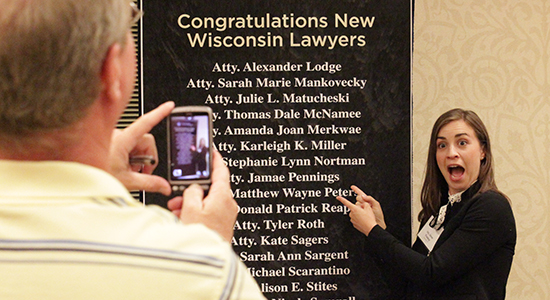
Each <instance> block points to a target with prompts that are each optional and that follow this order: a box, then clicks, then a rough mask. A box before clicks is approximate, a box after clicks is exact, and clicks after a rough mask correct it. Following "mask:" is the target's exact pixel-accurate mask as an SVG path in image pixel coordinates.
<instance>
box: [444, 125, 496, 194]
mask: <svg viewBox="0 0 550 300" xmlns="http://www.w3.org/2000/svg"><path fill="white" fill-rule="evenodd" d="M436 145H437V151H436V160H437V165H438V166H439V170H440V171H441V174H443V177H445V181H447V184H448V185H449V193H451V194H455V193H458V192H461V191H465V190H466V189H468V188H469V187H470V185H472V184H473V183H474V182H475V181H476V180H477V178H478V176H479V168H480V166H481V161H482V160H483V159H484V158H485V150H484V149H483V147H482V146H481V144H480V142H479V140H478V138H477V136H476V134H475V132H474V129H473V128H472V127H471V126H470V125H468V124H467V123H466V122H464V120H457V121H452V122H451V123H449V124H447V125H445V126H443V127H442V128H441V130H440V131H439V133H438V134H437V144H436Z"/></svg>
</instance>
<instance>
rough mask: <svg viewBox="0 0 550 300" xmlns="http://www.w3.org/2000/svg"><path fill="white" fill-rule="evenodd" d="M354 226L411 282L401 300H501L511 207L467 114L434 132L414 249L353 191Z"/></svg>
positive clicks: (448, 117) (512, 235)
mask: <svg viewBox="0 0 550 300" xmlns="http://www.w3.org/2000/svg"><path fill="white" fill-rule="evenodd" d="M352 189H353V190H354V191H355V192H356V193H357V202H356V203H355V204H353V203H351V202H349V201H348V200H346V199H345V198H343V197H338V198H337V199H338V200H339V201H340V202H342V203H343V204H344V205H346V206H347V207H348V208H350V210H351V213H350V219H351V222H352V223H353V225H354V227H355V228H356V229H358V230H359V231H361V232H362V233H363V234H365V235H366V236H367V239H368V240H369V242H370V244H372V245H373V249H374V251H375V252H376V255H377V256H379V257H380V258H382V259H383V260H384V262H385V263H387V264H390V265H392V266H394V267H395V269H396V271H397V272H398V273H399V274H401V275H402V276H404V277H405V278H406V279H407V281H408V282H409V284H408V288H407V296H408V297H407V299H504V298H505V293H506V281H507V280H508V275H509V273H510V267H511V264H512V257H513V255H514V248H515V244H516V228H515V221H514V216H513V214H512V208H511V206H510V203H509V200H508V198H507V197H506V195H504V194H503V193H502V192H500V191H499V190H498V188H497V186H496V184H495V179H494V174H493V157H492V153H491V144H490V142H489V135H488V133H487V129H486V128H485V125H484V124H483V122H482V121H481V120H480V118H479V117H478V116H477V115H476V114H475V113H474V112H472V111H467V110H462V109H453V110H450V111H448V112H446V113H444V114H443V115H441V116H440V117H439V119H438V120H437V121H436V122H435V124H434V127H433V129H432V134H431V138H430V149H429V153H428V162H427V168H426V176H425V178H424V184H423V187H422V192H421V202H422V211H421V212H420V214H419V216H418V218H419V221H420V228H421V230H420V231H419V234H418V237H417V239H416V242H415V243H414V245H413V247H412V249H410V248H409V247H407V246H405V245H403V244H402V243H401V242H400V241H398V240H397V239H396V238H394V237H393V236H392V235H391V234H389V233H388V232H387V231H385V230H384V229H385V227H386V225H385V221H384V216H383V213H382V209H381V207H380V204H379V203H378V202H377V201H376V200H375V199H374V198H372V197H370V196H367V195H366V194H365V193H363V191H361V190H360V189H359V188H357V187H355V186H352Z"/></svg>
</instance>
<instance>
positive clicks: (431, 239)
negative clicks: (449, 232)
mask: <svg viewBox="0 0 550 300" xmlns="http://www.w3.org/2000/svg"><path fill="white" fill-rule="evenodd" d="M433 219H434V217H433V216H431V217H430V219H429V220H428V222H426V224H424V227H422V229H421V230H420V232H418V238H420V240H421V241H422V242H423V243H424V245H426V248H428V251H429V252H432V250H433V248H434V246H435V242H437V239H439V236H440V235H441V233H442V232H443V230H444V228H443V226H441V227H440V228H439V229H437V230H436V229H435V228H433V227H432V226H430V224H431V223H432V221H433Z"/></svg>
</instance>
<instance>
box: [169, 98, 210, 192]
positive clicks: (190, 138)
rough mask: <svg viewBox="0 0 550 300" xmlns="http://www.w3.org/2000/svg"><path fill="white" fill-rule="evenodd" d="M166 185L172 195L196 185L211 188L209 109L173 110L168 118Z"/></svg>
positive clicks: (177, 108)
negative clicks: (168, 186)
mask: <svg viewBox="0 0 550 300" xmlns="http://www.w3.org/2000/svg"><path fill="white" fill-rule="evenodd" d="M167 124H168V129H167V140H168V147H167V150H168V151H167V152H168V182H170V184H171V185H172V190H173V191H174V192H176V193H177V192H179V191H183V190H184V189H185V188H186V187H187V186H189V185H191V184H193V183H197V184H199V185H200V186H201V187H202V188H203V189H205V190H208V189H209V187H210V183H211V182H212V180H211V175H212V109H211V108H210V107H208V106H179V107H175V108H174V109H173V110H172V112H171V114H170V116H169V117H168V122H167Z"/></svg>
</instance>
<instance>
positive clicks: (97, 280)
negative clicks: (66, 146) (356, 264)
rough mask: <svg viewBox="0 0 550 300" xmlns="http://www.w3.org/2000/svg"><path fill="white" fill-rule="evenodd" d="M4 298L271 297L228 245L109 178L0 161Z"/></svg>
mask: <svg viewBox="0 0 550 300" xmlns="http://www.w3.org/2000/svg"><path fill="white" fill-rule="evenodd" d="M0 253H1V254H0V274H1V276H0V278H1V280H0V299H59V300H62V299H71V300H76V299H102V300H106V299H117V300H120V299H217V300H223V299H264V297H263V295H262V294H261V292H260V290H259V288H258V285H257V284H256V282H255V281H254V279H253V278H252V277H251V275H250V274H249V273H248V271H247V269H246V266H245V265H244V264H243V263H242V262H241V261H240V260H239V259H238V258H237V256H236V255H235V253H234V252H233V249H232V248H231V245H230V244H229V243H227V242H225V241H224V240H222V238H221V237H220V236H219V235H218V234H216V233H215V232H213V231H211V230H210V229H208V228H206V227H205V226H203V225H199V224H195V225H184V224H182V223H180V222H179V220H178V219H177V218H176V217H175V216H174V215H173V214H172V213H171V212H169V211H167V210H164V209H162V208H160V207H156V206H143V205H142V204H141V203H140V202H138V201H136V200H134V199H133V197H132V196H131V195H130V194H129V193H128V191H127V190H126V189H125V188H124V186H122V184H121V183H120V182H119V181H118V180H116V179H115V178H114V177H112V176H111V175H109V174H107V173H106V172H103V171H102V170H99V169H96V168H93V167H90V166H86V165H82V164H78V163H69V162H16V161H1V160H0Z"/></svg>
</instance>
